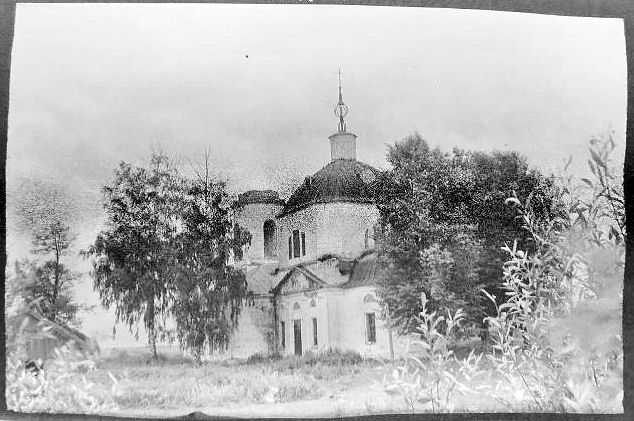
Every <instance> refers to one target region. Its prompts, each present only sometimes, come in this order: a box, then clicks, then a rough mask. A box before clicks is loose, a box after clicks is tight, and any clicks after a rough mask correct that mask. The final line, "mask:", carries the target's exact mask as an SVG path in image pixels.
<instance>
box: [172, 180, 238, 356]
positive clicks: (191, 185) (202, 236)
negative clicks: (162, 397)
mask: <svg viewBox="0 0 634 421" xmlns="http://www.w3.org/2000/svg"><path fill="white" fill-rule="evenodd" d="M181 185H182V186H183V187H182V188H183V190H184V191H183V192H182V194H181V203H180V205H179V208H180V214H179V218H180V221H182V229H181V230H180V232H179V233H178V234H177V235H176V237H175V239H174V246H173V247H174V249H175V268H174V276H175V286H174V301H173V304H172V307H171V313H172V314H173V315H174V317H175V320H176V325H177V336H178V339H179V342H180V344H181V347H182V348H183V349H186V350H188V351H189V352H191V353H192V354H193V356H194V358H195V359H196V361H197V362H200V361H201V358H202V354H203V352H204V350H205V348H207V349H208V350H209V352H210V353H211V352H213V351H214V350H220V351H225V350H226V349H227V346H228V344H229V340H230V337H231V333H232V332H233V329H234V328H235V327H236V326H237V322H238V315H239V314H240V309H241V305H242V300H243V298H244V297H245V296H246V278H245V276H244V274H243V273H242V272H241V271H239V270H236V269H234V268H233V267H232V266H230V265H229V262H230V260H231V258H232V256H233V255H235V254H236V253H240V252H241V250H242V247H243V246H244V245H245V244H247V243H248V241H249V240H250V237H249V236H248V235H247V233H246V232H242V231H241V230H240V228H239V227H238V226H237V225H235V226H234V224H232V221H231V213H230V207H229V197H228V194H227V192H226V188H225V184H224V183H223V182H214V181H213V180H211V179H210V177H209V173H208V171H206V172H205V174H204V176H199V177H198V179H196V180H184V181H183V182H182V184H181Z"/></svg>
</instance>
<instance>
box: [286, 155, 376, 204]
mask: <svg viewBox="0 0 634 421" xmlns="http://www.w3.org/2000/svg"><path fill="white" fill-rule="evenodd" d="M377 173H378V170H377V169H376V168H374V167H372V166H370V165H368V164H365V163H363V162H359V161H357V160H356V159H336V160H334V161H332V162H330V163H329V164H328V165H326V166H325V167H323V168H322V169H321V170H319V171H317V173H315V175H313V176H309V177H306V179H305V180H304V183H303V184H302V185H301V186H300V187H299V188H298V189H297V190H295V192H294V193H293V194H292V195H291V197H290V198H289V199H288V201H287V202H286V205H285V206H284V210H283V211H282V213H281V214H280V216H284V215H288V214H290V213H293V212H296V211H298V210H301V209H303V208H306V207H308V206H309V205H312V204H315V203H329V202H360V203H373V201H374V200H373V195H372V190H371V188H370V185H371V184H372V182H373V181H374V179H375V177H376V175H377Z"/></svg>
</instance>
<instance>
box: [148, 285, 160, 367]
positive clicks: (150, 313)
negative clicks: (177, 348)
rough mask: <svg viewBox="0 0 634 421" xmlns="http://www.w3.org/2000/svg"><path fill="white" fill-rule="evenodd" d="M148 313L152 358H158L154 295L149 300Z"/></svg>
mask: <svg viewBox="0 0 634 421" xmlns="http://www.w3.org/2000/svg"><path fill="white" fill-rule="evenodd" d="M147 313H148V314H147V318H148V323H147V330H148V336H149V341H150V348H151V349H152V358H154V359H155V360H158V352H157V351H156V326H155V325H154V297H152V298H151V299H150V300H149V302H148V306H147Z"/></svg>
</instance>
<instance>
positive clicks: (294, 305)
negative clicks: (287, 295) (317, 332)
mask: <svg viewBox="0 0 634 421" xmlns="http://www.w3.org/2000/svg"><path fill="white" fill-rule="evenodd" d="M300 308H301V307H300V306H299V303H295V304H293V310H299V309H300Z"/></svg>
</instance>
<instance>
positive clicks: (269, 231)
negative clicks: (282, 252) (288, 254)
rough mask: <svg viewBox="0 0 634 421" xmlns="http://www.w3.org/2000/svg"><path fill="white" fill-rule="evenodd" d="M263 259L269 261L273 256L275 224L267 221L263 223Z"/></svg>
mask: <svg viewBox="0 0 634 421" xmlns="http://www.w3.org/2000/svg"><path fill="white" fill-rule="evenodd" d="M263 231H264V258H265V259H271V258H273V256H275V222H274V221H272V220H270V219H269V220H267V221H266V222H264V227H263Z"/></svg>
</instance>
